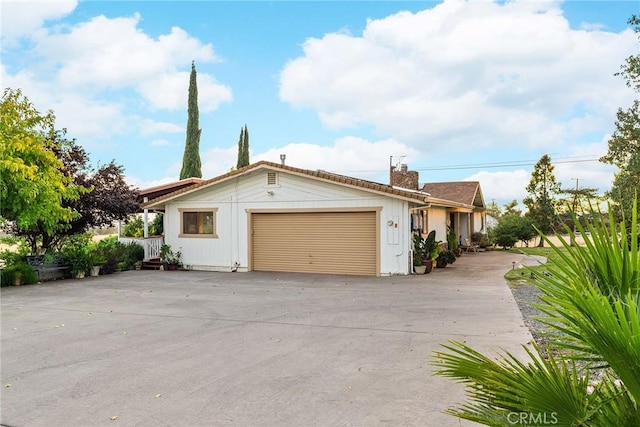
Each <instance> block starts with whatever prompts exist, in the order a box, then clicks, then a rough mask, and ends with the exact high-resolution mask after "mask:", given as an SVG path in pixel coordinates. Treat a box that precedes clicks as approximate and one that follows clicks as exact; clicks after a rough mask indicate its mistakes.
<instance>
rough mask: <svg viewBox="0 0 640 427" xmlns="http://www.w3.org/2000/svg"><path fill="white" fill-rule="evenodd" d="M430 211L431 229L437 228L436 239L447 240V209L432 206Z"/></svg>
mask: <svg viewBox="0 0 640 427" xmlns="http://www.w3.org/2000/svg"><path fill="white" fill-rule="evenodd" d="M428 212H429V230H428V231H431V230H436V240H441V241H443V242H446V241H447V210H446V209H445V208H439V207H432V208H431V209H429V210H428Z"/></svg>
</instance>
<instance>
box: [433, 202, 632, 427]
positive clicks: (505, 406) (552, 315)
mask: <svg viewBox="0 0 640 427" xmlns="http://www.w3.org/2000/svg"><path fill="white" fill-rule="evenodd" d="M636 207H637V201H636V202H635V203H634V210H633V212H634V216H633V218H632V219H631V223H630V224H629V225H626V224H625V223H624V222H623V223H621V224H620V225H619V226H616V225H615V223H614V221H613V217H612V215H611V214H610V215H609V224H607V223H606V222H605V221H604V220H603V219H602V218H600V219H598V220H596V221H595V222H594V223H590V224H588V225H587V226H586V228H585V227H583V226H582V225H581V224H580V222H579V221H577V220H576V218H575V216H574V218H573V219H574V223H575V227H576V229H577V230H578V232H579V233H580V234H581V235H582V237H583V238H584V241H585V246H571V242H567V241H566V240H564V239H561V244H560V246H559V247H555V246H553V245H552V244H551V242H550V241H549V240H548V239H547V238H546V237H545V240H547V243H549V245H550V246H551V247H553V248H554V251H555V252H556V254H557V255H558V256H559V257H561V258H562V259H563V263H557V264H553V265H549V266H548V274H536V275H537V279H538V280H536V282H537V286H538V287H539V289H540V290H541V291H542V294H543V295H542V297H541V300H542V302H541V303H540V304H537V305H536V306H537V307H538V308H539V309H540V310H541V311H542V312H543V313H544V316H543V317H542V318H541V320H542V321H543V322H545V323H546V324H547V325H548V326H549V328H550V329H551V330H554V331H556V333H557V332H558V331H559V332H561V338H560V339H558V337H557V336H556V338H555V339H554V340H552V344H550V346H551V347H550V348H549V350H550V351H549V352H548V354H550V356H548V357H547V358H544V357H542V356H541V355H540V352H539V351H538V348H537V346H536V345H535V344H532V345H530V346H525V350H526V352H527V354H528V355H529V357H530V360H529V361H527V362H522V361H520V360H518V359H517V358H516V357H514V356H513V355H511V354H510V353H508V352H507V353H504V354H502V355H501V356H500V357H499V358H498V359H497V360H493V359H491V358H489V357H486V356H484V355H482V354H480V353H479V352H477V351H475V350H473V349H472V348H470V347H468V346H466V345H464V344H462V343H459V342H450V343H449V344H446V345H444V346H443V347H444V348H445V349H446V351H441V352H437V353H436V354H435V357H434V359H433V361H432V363H433V364H434V365H435V366H437V367H438V368H437V370H436V374H437V375H441V376H445V377H451V378H454V379H456V380H457V381H459V382H461V383H463V384H465V386H466V391H467V396H468V398H469V399H470V401H469V402H467V403H464V404H462V405H460V406H458V407H456V408H450V409H448V410H447V413H449V414H451V415H454V416H456V417H459V418H464V419H468V420H472V421H476V422H479V423H482V424H485V425H491V426H512V425H514V424H526V425H529V426H538V425H550V424H553V425H556V426H613V425H615V426H629V427H631V426H639V425H640V252H639V251H638V218H637V215H636V214H635V212H637V208H636ZM562 248H564V250H563V249H562ZM532 272H533V270H532ZM553 354H555V356H554V355H553ZM594 373H598V374H599V375H598V376H597V377H598V378H599V380H598V382H596V383H593V382H592V381H590V378H591V377H592V376H593V374H594Z"/></svg>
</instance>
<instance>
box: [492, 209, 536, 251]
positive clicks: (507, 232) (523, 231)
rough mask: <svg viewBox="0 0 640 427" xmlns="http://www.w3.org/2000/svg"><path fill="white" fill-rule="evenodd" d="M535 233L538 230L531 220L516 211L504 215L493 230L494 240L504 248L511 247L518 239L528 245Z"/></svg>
mask: <svg viewBox="0 0 640 427" xmlns="http://www.w3.org/2000/svg"><path fill="white" fill-rule="evenodd" d="M535 235H536V231H535V229H534V228H533V226H532V225H531V220H530V219H529V218H527V217H523V216H521V215H519V214H514V213H512V214H507V215H504V216H502V217H501V218H500V220H499V221H498V225H496V226H495V227H494V228H493V229H492V230H491V238H492V241H494V242H495V243H496V244H497V245H500V246H502V247H504V248H511V247H513V246H514V245H515V244H516V242H518V241H523V242H525V243H526V244H527V245H528V242H529V240H531V239H533V238H534V237H535Z"/></svg>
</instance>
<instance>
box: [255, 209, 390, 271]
mask: <svg viewBox="0 0 640 427" xmlns="http://www.w3.org/2000/svg"><path fill="white" fill-rule="evenodd" d="M252 226H253V230H252V242H253V269H254V270H262V271H291V272H309V273H337V274H358V275H376V273H377V251H376V245H377V238H376V230H377V225H376V213H375V212H316V213H268V214H253V215H252Z"/></svg>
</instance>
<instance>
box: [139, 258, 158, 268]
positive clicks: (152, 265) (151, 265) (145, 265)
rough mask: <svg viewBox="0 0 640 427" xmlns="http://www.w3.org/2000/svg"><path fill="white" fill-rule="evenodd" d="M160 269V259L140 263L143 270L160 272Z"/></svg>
mask: <svg viewBox="0 0 640 427" xmlns="http://www.w3.org/2000/svg"><path fill="white" fill-rule="evenodd" d="M161 267H162V262H161V261H160V258H152V259H149V260H147V261H143V262H142V269H143V270H160V268H161Z"/></svg>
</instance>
